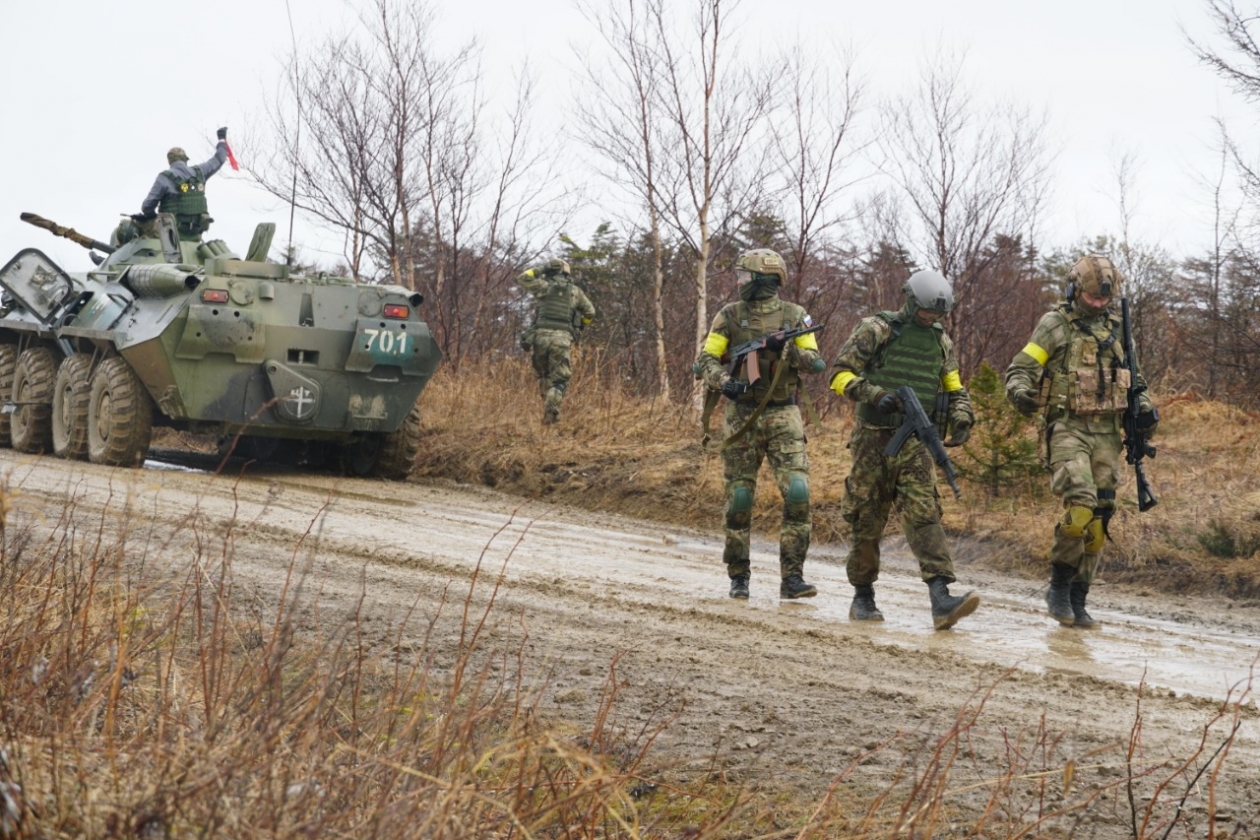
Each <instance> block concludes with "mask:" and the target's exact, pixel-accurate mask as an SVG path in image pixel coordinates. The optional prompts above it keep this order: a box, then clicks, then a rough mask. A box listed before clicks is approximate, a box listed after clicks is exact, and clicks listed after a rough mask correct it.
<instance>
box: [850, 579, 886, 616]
mask: <svg viewBox="0 0 1260 840" xmlns="http://www.w3.org/2000/svg"><path fill="white" fill-rule="evenodd" d="M883 620H884V614H883V613H882V612H880V611H879V607H877V606H875V587H874V586H873V585H871V584H869V583H855V584H853V603H852V604H850V605H849V621H883Z"/></svg>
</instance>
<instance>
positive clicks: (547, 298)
mask: <svg viewBox="0 0 1260 840" xmlns="http://www.w3.org/2000/svg"><path fill="white" fill-rule="evenodd" d="M540 275H541V276H540ZM516 281H517V282H518V283H520V285H521V288H523V289H525V291H527V292H529V293H530V294H531V295H533V296H534V300H535V301H536V302H537V306H536V308H535V310H534V322H533V324H531V325H530V327H529V329H527V330H526V331H525V334H524V335H523V336H522V337H521V347H522V349H524V350H525V352H527V353H529V354H530V361H531V362H532V363H533V365H534V373H535V374H536V375H537V377H538V393H539V395H540V396H541V397H542V398H543V423H544V424H550V423H555V422H556V421H558V420H559V419H560V404H561V403H562V402H564V395H565V392H566V391H568V389H569V378H570V377H571V376H573V363H572V353H573V343H574V342H575V341H577V340H578V337H579V336H580V335H581V334H582V330H584V329H586V327H587V325H588V324H590V323H591V321H592V320H593V319H594V318H595V306H594V305H593V304H592V303H591V299H590V298H588V297H587V296H586V293H585V292H583V291H582V290H581V289H580V288H578V286H577V284H576V283H574V282H573V278H572V277H571V276H570V272H569V264H568V263H567V262H566V261H564V260H561V259H554V260H551V261H549V262H548V263H547V264H546V265H545V266H542V267H541V268H531V269H527V270H526V271H525V272H523V273H522V274H521V275H520V276H519V277H517V278H516Z"/></svg>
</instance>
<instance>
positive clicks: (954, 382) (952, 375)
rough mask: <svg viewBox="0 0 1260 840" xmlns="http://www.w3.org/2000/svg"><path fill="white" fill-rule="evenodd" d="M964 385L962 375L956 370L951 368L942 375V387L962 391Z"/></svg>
mask: <svg viewBox="0 0 1260 840" xmlns="http://www.w3.org/2000/svg"><path fill="white" fill-rule="evenodd" d="M962 386H963V384H962V377H961V376H959V375H958V371H956V370H951V371H950V372H949V373H947V374H945V375H944V376H942V377H941V387H942V388H944V389H945V390H946V391H961V390H962Z"/></svg>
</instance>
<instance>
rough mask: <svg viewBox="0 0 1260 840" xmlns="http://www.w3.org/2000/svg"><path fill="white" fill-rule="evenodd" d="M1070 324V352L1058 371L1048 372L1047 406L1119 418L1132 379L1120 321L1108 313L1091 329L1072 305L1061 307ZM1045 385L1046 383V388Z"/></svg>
mask: <svg viewBox="0 0 1260 840" xmlns="http://www.w3.org/2000/svg"><path fill="white" fill-rule="evenodd" d="M1059 314H1060V315H1061V316H1062V317H1063V320H1064V321H1065V322H1066V323H1067V324H1068V330H1069V336H1070V338H1069V341H1068V348H1067V352H1066V353H1065V354H1063V356H1062V362H1061V363H1060V364H1059V365H1058V366H1057V367H1058V369H1057V370H1047V371H1046V373H1047V374H1048V382H1049V394H1048V398H1047V401H1046V402H1047V405H1049V406H1050V407H1051V408H1053V407H1056V406H1058V407H1066V408H1067V410H1068V411H1070V412H1072V413H1073V414H1078V415H1082V416H1099V415H1117V414H1121V413H1123V412H1124V410H1125V409H1126V408H1127V407H1128V392H1129V383H1130V375H1129V370H1128V368H1126V367H1124V346H1123V344H1122V343H1121V342H1120V341H1119V336H1120V317H1119V316H1118V315H1116V314H1115V313H1113V312H1108V313H1107V316H1106V319H1105V320H1103V321H1102V323H1100V324H1096V325H1095V326H1093V328H1091V327H1090V326H1089V325H1087V324H1086V323H1085V321H1084V319H1082V318H1081V317H1080V315H1079V314H1078V313H1076V312H1075V311H1073V309H1072V307H1071V305H1070V304H1065V305H1063V306H1061V307H1059ZM1044 386H1045V382H1044V381H1043V387H1044Z"/></svg>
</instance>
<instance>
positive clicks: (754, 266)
mask: <svg viewBox="0 0 1260 840" xmlns="http://www.w3.org/2000/svg"><path fill="white" fill-rule="evenodd" d="M735 270H736V271H749V272H753V273H754V274H770V275H774V276H775V277H778V278H779V285H780V286H782V285H783V283H784V282H785V281H786V280H787V266H786V265H785V264H784V262H783V257H781V256H779V252H778V251H772V250H770V249H769V248H753V249H752V250H751V251H745V252H744V253H742V254H740V255H739V259H738V260H736V261H735Z"/></svg>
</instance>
